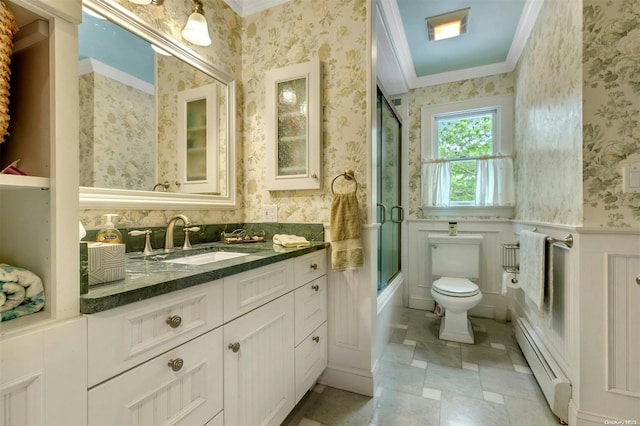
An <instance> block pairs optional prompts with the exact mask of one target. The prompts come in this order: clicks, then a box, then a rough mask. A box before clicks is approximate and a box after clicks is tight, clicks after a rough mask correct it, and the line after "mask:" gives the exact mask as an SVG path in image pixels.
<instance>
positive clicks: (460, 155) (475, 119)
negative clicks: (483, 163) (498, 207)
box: [434, 109, 497, 205]
mask: <svg viewBox="0 0 640 426" xmlns="http://www.w3.org/2000/svg"><path fill="white" fill-rule="evenodd" d="M496 113H497V111H496V110H495V109H492V110H489V111H471V112H463V113H453V114H443V115H439V116H435V117H434V119H435V122H436V144H437V155H436V159H446V160H450V162H451V163H450V168H451V169H450V176H451V177H450V185H451V187H450V191H449V200H450V203H451V204H461V205H464V204H467V205H472V204H475V199H476V181H477V179H476V177H477V167H476V166H477V163H476V159H477V158H479V157H486V156H489V155H492V154H494V152H493V146H494V144H493V141H494V135H495V133H496V132H495V130H494V126H495V122H496V119H495V116H496Z"/></svg>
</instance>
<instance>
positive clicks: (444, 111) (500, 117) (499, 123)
mask: <svg viewBox="0 0 640 426" xmlns="http://www.w3.org/2000/svg"><path fill="white" fill-rule="evenodd" d="M488 111H495V116H494V120H493V121H494V122H493V132H494V135H493V143H492V152H493V155H498V154H501V155H512V154H513V127H514V112H513V111H514V97H513V94H511V93H509V94H504V95H497V96H490V97H485V98H477V99H471V100H465V101H457V102H449V103H442V104H434V105H425V106H423V107H422V108H421V111H420V112H421V114H420V115H421V117H420V118H421V148H422V157H423V158H422V160H423V161H424V160H437V159H438V158H439V157H438V136H437V135H438V126H437V119H438V118H442V117H445V118H446V117H451V118H454V117H455V116H461V117H464V116H467V115H471V114H474V113H483V112H488ZM425 153H428V155H425ZM474 158H476V157H469V159H470V160H471V159H474ZM421 210H422V211H423V213H426V214H430V215H438V216H448V215H462V216H464V215H477V214H481V215H488V214H490V215H496V216H513V212H514V207H486V206H477V205H476V204H475V202H474V203H469V202H452V204H451V205H450V206H449V207H428V208H426V207H424V206H423V207H421Z"/></svg>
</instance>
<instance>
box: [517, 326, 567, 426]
mask: <svg viewBox="0 0 640 426" xmlns="http://www.w3.org/2000/svg"><path fill="white" fill-rule="evenodd" d="M515 328H516V340H517V341H518V344H519V345H520V349H521V350H522V353H523V354H524V357H525V358H526V359H527V362H528V363H529V368H531V371H532V372H533V375H534V376H535V378H536V380H537V381H538V384H539V385H540V388H541V389H542V393H544V396H545V398H546V399H547V402H548V403H549V407H551V411H553V413H554V414H555V415H556V416H558V418H559V419H560V420H561V421H562V422H564V423H565V424H566V423H567V421H568V411H569V399H570V398H571V382H569V379H568V378H567V377H566V376H565V375H564V373H563V372H562V370H561V369H560V366H559V365H558V364H557V363H556V362H555V360H554V359H553V358H552V357H551V354H550V353H549V351H548V350H547V348H546V347H545V346H544V343H542V340H540V338H539V337H538V336H537V335H536V333H535V331H534V330H533V327H531V324H529V322H528V321H527V320H526V319H524V318H518V321H517V322H516V327H515Z"/></svg>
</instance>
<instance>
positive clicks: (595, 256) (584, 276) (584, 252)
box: [572, 229, 640, 424]
mask: <svg viewBox="0 0 640 426" xmlns="http://www.w3.org/2000/svg"><path fill="white" fill-rule="evenodd" d="M578 237H579V243H578V249H579V251H580V252H579V253H580V259H579V289H580V291H579V292H577V293H576V295H575V296H574V297H573V298H574V299H576V298H577V299H579V310H578V311H577V313H576V314H575V315H574V316H573V317H572V320H573V324H574V326H575V327H576V328H575V330H576V331H577V332H578V333H579V338H578V339H577V340H576V341H577V342H579V345H580V347H579V367H580V370H579V381H578V384H579V389H577V390H574V391H573V398H574V399H575V400H576V401H575V405H576V407H577V413H576V415H575V417H576V418H577V420H578V422H577V424H582V423H588V422H589V421H590V420H589V419H598V418H604V419H605V420H609V421H610V420H613V419H615V420H622V421H624V420H635V421H637V420H639V419H640V393H639V392H638V391H637V390H638V387H637V386H638V380H640V379H639V378H638V365H637V364H638V350H639V348H638V345H639V343H638V340H639V338H638V336H639V321H640V316H639V315H640V303H638V301H639V299H640V292H639V291H638V290H639V288H640V286H638V285H637V284H635V277H636V275H638V274H640V261H639V260H638V258H639V257H640V232H639V231H638V230H628V229H625V230H620V231H618V232H615V231H606V230H600V229H597V230H583V231H581V232H580V233H579V235H578ZM575 249H576V246H574V248H573V249H572V250H575ZM630 351H631V352H630ZM627 357H629V358H628V359H627ZM620 424H624V422H622V423H620Z"/></svg>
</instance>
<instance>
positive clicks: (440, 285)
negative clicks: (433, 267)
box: [431, 277, 482, 344]
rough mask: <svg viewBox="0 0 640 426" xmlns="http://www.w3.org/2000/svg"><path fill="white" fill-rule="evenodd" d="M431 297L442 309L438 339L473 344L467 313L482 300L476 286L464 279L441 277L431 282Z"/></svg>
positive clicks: (471, 329)
mask: <svg viewBox="0 0 640 426" xmlns="http://www.w3.org/2000/svg"><path fill="white" fill-rule="evenodd" d="M431 296H432V297H433V300H435V301H436V302H437V303H438V304H439V305H440V306H442V307H443V308H444V316H443V317H442V320H441V322H440V334H439V336H438V337H439V338H440V339H442V340H450V341H454V342H460V343H471V344H473V343H474V341H475V340H474V336H473V328H472V327H471V321H469V319H468V318H467V311H468V310H469V309H471V308H473V307H475V306H476V305H477V304H478V303H480V301H481V300H482V293H481V292H480V289H479V288H478V286H477V285H476V284H474V283H473V282H471V281H470V280H468V279H466V278H455V277H442V278H440V279H438V280H436V281H434V282H433V285H432V287H431Z"/></svg>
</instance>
